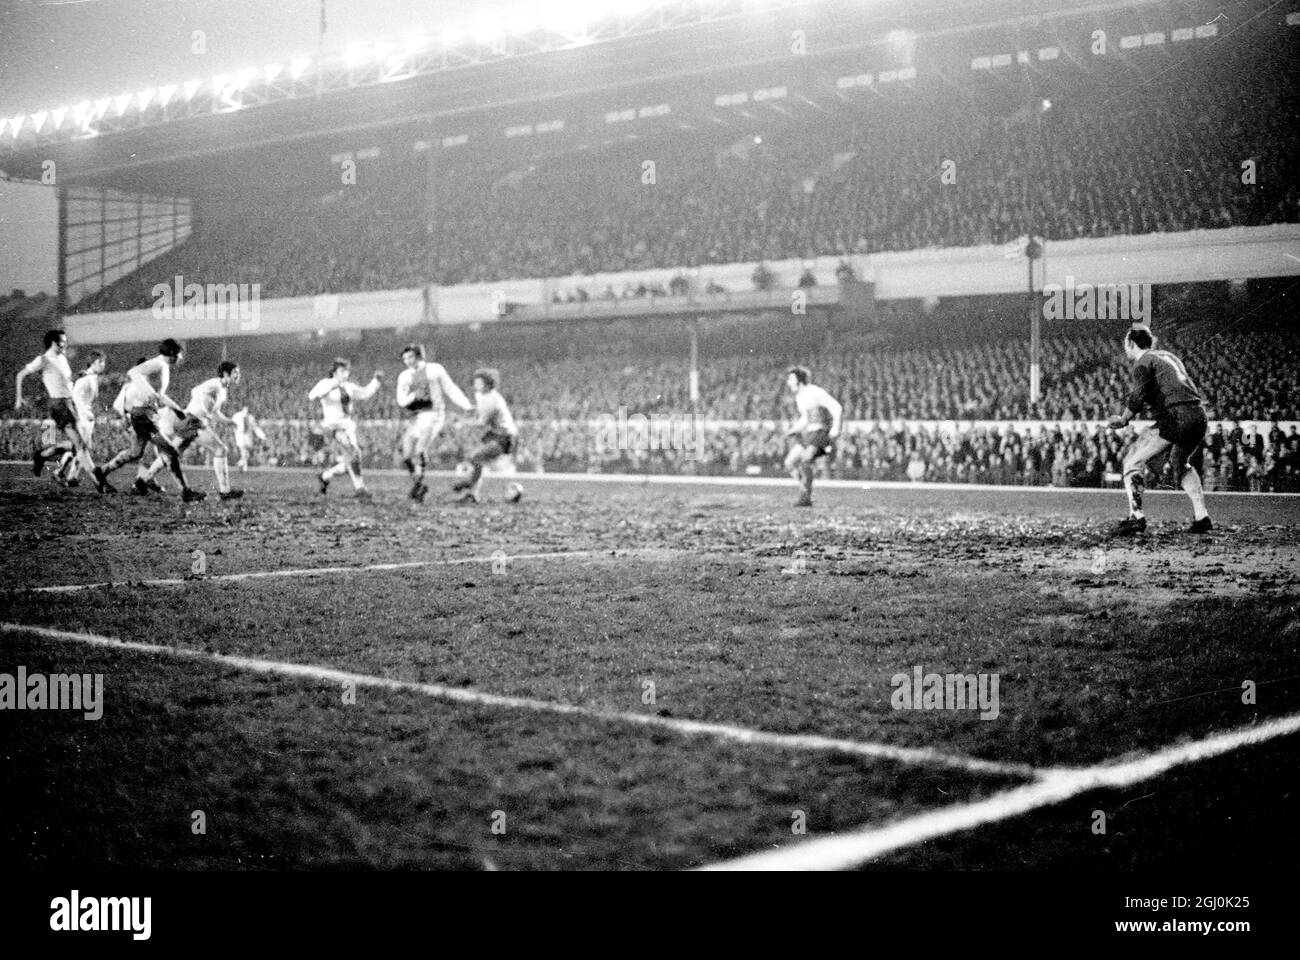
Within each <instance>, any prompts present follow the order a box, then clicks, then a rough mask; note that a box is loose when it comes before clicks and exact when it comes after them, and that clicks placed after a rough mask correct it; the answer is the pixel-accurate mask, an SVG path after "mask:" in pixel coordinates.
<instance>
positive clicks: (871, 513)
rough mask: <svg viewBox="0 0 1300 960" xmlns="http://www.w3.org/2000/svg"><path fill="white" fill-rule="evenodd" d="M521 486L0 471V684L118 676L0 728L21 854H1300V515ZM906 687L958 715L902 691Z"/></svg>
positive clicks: (138, 859) (1210, 860) (704, 486)
mask: <svg viewBox="0 0 1300 960" xmlns="http://www.w3.org/2000/svg"><path fill="white" fill-rule="evenodd" d="M199 476H200V477H201V480H200V481H199V482H202V483H206V482H207V480H208V477H207V475H206V472H200V473H199ZM520 479H521V481H522V482H523V484H524V486H525V488H526V496H525V499H524V500H523V502H522V503H520V504H518V505H510V504H507V503H505V502H503V501H502V500H500V499H496V500H493V501H490V502H488V503H485V504H483V505H481V506H479V507H466V506H455V505H452V504H451V503H450V502H447V499H446V498H441V497H437V496H435V497H432V498H431V499H430V501H429V502H427V503H425V504H423V505H421V504H416V503H414V502H412V501H410V500H408V499H407V498H406V497H405V484H404V481H403V480H402V478H400V477H398V476H396V475H382V476H381V475H376V476H374V477H371V478H370V484H371V487H372V489H373V490H374V493H375V499H374V500H373V501H372V502H358V501H355V500H353V499H351V498H350V497H349V496H347V492H346V490H344V489H341V488H343V487H345V486H346V484H340V483H336V484H335V485H334V488H335V489H332V490H331V496H330V497H328V498H326V499H322V498H321V497H320V496H319V495H318V494H317V492H316V489H315V484H314V482H313V481H312V479H311V477H310V476H309V475H308V474H305V473H299V472H291V471H281V472H270V471H268V472H254V473H250V474H248V475H246V476H244V477H242V478H240V481H237V482H242V484H243V486H244V487H245V488H246V489H247V491H248V494H247V496H246V497H245V498H244V499H243V500H241V501H236V502H227V503H221V502H205V503H200V504H194V505H188V506H183V505H181V504H180V503H179V501H178V498H176V497H171V498H166V499H163V498H150V499H139V498H135V497H131V496H125V495H118V496H117V497H113V498H107V497H99V496H97V495H95V494H94V493H93V492H90V491H86V490H77V491H63V490H59V489H58V488H56V487H54V486H53V485H52V484H51V483H50V482H49V481H48V478H46V479H42V480H37V479H36V478H33V477H32V476H31V474H30V471H27V472H24V471H23V470H22V469H21V468H18V467H14V466H7V467H3V468H0V530H2V531H3V533H2V536H3V542H4V546H5V549H4V550H3V553H2V554H0V564H2V567H3V593H2V594H0V603H3V606H4V611H3V616H2V617H0V620H3V621H4V622H5V624H6V628H5V630H4V631H3V632H2V633H0V651H2V652H0V674H8V675H11V676H16V675H17V671H18V669H19V668H20V667H21V668H23V669H24V670H25V672H26V674H27V676H29V677H30V676H33V675H36V674H42V675H46V676H48V675H54V674H102V677H103V697H102V716H101V717H100V718H99V719H96V720H87V719H85V718H84V716H83V714H82V713H80V712H76V711H71V710H50V709H24V710H16V709H5V710H3V711H0V729H2V730H3V736H2V737H0V754H2V755H3V762H2V763H0V792H2V795H3V796H5V797H6V798H7V799H6V806H7V807H8V809H9V811H10V813H9V815H8V816H6V818H5V822H4V826H3V828H2V829H0V846H2V847H3V849H4V856H5V858H6V860H7V862H11V863H17V864H24V865H27V866H30V867H41V866H49V867H60V866H70V865H78V866H82V867H146V868H152V867H180V868H199V869H208V868H235V869H241V868H247V869H260V868H313V867H364V868H369V867H378V868H388V867H414V868H428V869H437V868H456V869H471V870H482V869H502V870H508V869H547V870H552V869H626V870H642V869H681V868H691V867H699V866H710V865H720V864H721V865H725V864H727V863H728V862H729V861H732V860H735V859H736V858H743V857H749V856H752V855H755V854H766V855H769V859H768V860H766V861H764V862H763V864H762V865H772V866H777V867H780V866H783V865H795V864H796V861H795V860H785V859H782V858H783V857H787V856H789V855H793V854H794V853H795V852H796V851H797V850H798V849H800V848H802V849H803V850H805V851H810V850H814V849H816V850H818V851H820V850H822V849H823V848H826V849H828V850H831V851H832V853H831V854H830V855H828V857H827V858H826V859H825V860H819V859H817V857H814V858H812V859H813V862H812V863H811V865H812V866H818V865H827V866H861V867H864V868H867V869H889V868H900V867H901V868H943V869H986V868H1008V867H1010V868H1024V869H1040V868H1062V867H1077V868H1086V869H1097V870H1108V869H1116V870H1119V869H1132V868H1135V867H1152V866H1159V867H1171V868H1176V867H1181V866H1184V865H1194V866H1196V867H1197V868H1204V867H1206V866H1207V865H1212V864H1214V863H1218V862H1222V863H1224V864H1232V865H1233V866H1234V867H1235V868H1237V869H1241V868H1243V867H1246V866H1253V865H1265V864H1279V865H1280V864H1282V863H1288V864H1290V863H1293V862H1294V859H1295V857H1296V856H1297V854H1300V830H1298V828H1297V827H1296V826H1295V824H1296V822H1297V817H1296V813H1297V797H1298V794H1297V791H1296V787H1297V779H1298V778H1297V774H1296V770H1297V766H1298V765H1297V763H1296V756H1297V747H1298V746H1300V733H1296V732H1295V720H1296V717H1297V715H1300V563H1297V561H1298V560H1300V498H1284V497H1264V496H1229V495H1212V496H1211V497H1210V508H1211V512H1212V514H1213V515H1214V517H1215V521H1216V524H1217V528H1216V530H1215V531H1214V532H1213V533H1212V534H1210V535H1206V536H1192V535H1189V534H1187V533H1185V532H1184V529H1185V527H1186V523H1187V517H1186V516H1185V514H1186V513H1187V507H1186V503H1185V500H1184V499H1183V498H1182V497H1181V496H1179V495H1175V494H1152V495H1150V498H1149V499H1150V501H1151V507H1150V511H1149V516H1150V517H1151V528H1150V531H1149V532H1148V534H1147V535H1145V536H1143V537H1140V538H1138V539H1136V540H1124V541H1120V540H1114V539H1111V538H1110V537H1108V535H1107V531H1108V530H1109V528H1110V527H1111V526H1112V525H1113V523H1114V521H1115V519H1116V518H1117V517H1118V515H1120V513H1121V512H1122V499H1123V498H1122V496H1121V495H1120V494H1118V493H1115V492H1098V491H1090V492H1082V491H1080V492H1070V491H1034V490H1023V489H1017V488H1007V489H1005V490H974V489H970V490H967V489H953V488H927V489H919V488H914V489H902V490H900V489H885V488H870V487H868V486H866V485H846V486H844V487H840V488H835V489H826V490H820V491H819V492H818V504H817V506H816V507H814V508H813V509H811V510H806V509H804V510H800V509H798V508H796V507H795V506H793V500H794V493H793V491H792V490H791V489H790V487H789V486H768V485H756V484H752V483H750V484H746V483H743V482H741V483H734V484H710V483H698V482H697V483H692V482H685V483H681V482H678V483H660V482H651V483H642V482H636V483H611V482H595V481H587V480H563V479H553V478H540V477H537V478H534V477H522V478H520ZM448 484H449V481H448V480H447V479H446V478H439V479H438V481H437V483H436V484H435V486H438V487H440V488H446V487H447V486H448ZM504 492H505V487H504V484H503V483H502V482H501V481H499V480H497V481H493V482H492V484H490V485H489V489H488V493H489V495H490V496H495V497H497V498H500V497H502V496H503V495H504ZM336 493H341V494H342V495H335V494H336ZM52 588H59V589H52ZM31 628H45V629H43V630H36V629H31ZM112 641H124V642H125V645H123V644H119V643H114V642H112ZM931 674H938V675H941V676H946V675H948V674H960V675H962V676H963V677H965V676H969V677H971V678H972V685H971V686H970V688H969V689H970V690H971V692H972V700H975V701H977V702H973V703H954V701H953V699H952V696H953V690H952V685H951V684H949V687H948V688H947V689H942V690H940V691H939V693H938V699H927V695H922V696H918V697H916V698H912V697H911V693H912V691H913V690H914V689H915V691H916V692H918V693H923V694H925V693H927V692H934V688H933V686H932V685H931V684H930V682H929V679H928V678H929V676H930V675H931ZM901 676H905V677H907V678H908V682H903V681H900V680H899V678H900V677H901ZM913 677H917V678H918V679H917V681H916V682H917V686H916V687H913V686H912V683H911V678H913ZM958 686H960V684H959V685H958ZM904 687H907V690H908V693H907V696H906V697H904V696H903V695H902V694H901V693H900V691H901V690H902V689H903V688H904ZM977 690H978V691H979V692H978V694H977V693H976V691H977ZM958 692H960V691H958ZM981 698H982V699H981ZM903 701H908V702H903ZM1288 724H1290V726H1288ZM1252 730H1254V731H1258V736H1250V735H1249V734H1250V731H1252ZM1243 733H1245V734H1247V736H1245V737H1242V736H1240V735H1241V734H1243ZM1225 737H1226V738H1229V739H1224V738H1225ZM1233 737H1236V738H1237V739H1231V738H1233ZM1206 744H1210V745H1211V746H1209V747H1205V745H1206ZM1216 744H1217V746H1216ZM1153 758H1154V759H1153ZM1148 761H1150V763H1148ZM1125 764H1127V765H1128V767H1123V769H1129V768H1134V769H1137V768H1141V769H1140V775H1139V776H1137V777H1136V779H1132V778H1130V779H1126V780H1124V781H1123V782H1122V783H1121V782H1119V780H1116V779H1114V778H1112V779H1111V780H1109V781H1104V777H1105V776H1107V775H1108V774H1107V772H1108V771H1109V772H1112V773H1113V772H1114V771H1115V770H1118V769H1121V766H1122V765H1125ZM1144 764H1146V765H1147V766H1143V765H1144ZM1148 767H1150V769H1148ZM1081 771H1082V772H1086V773H1089V774H1090V775H1091V773H1093V772H1098V771H1099V772H1100V774H1099V775H1100V776H1102V777H1103V780H1098V781H1096V783H1093V782H1092V781H1087V780H1085V779H1080V772H1081ZM1070 777H1074V778H1075V780H1077V781H1078V783H1079V784H1080V785H1078V786H1077V787H1073V788H1071V789H1070V790H1065V791H1063V792H1062V793H1061V795H1059V796H1056V795H1054V794H1053V795H1050V796H1049V794H1052V790H1051V789H1049V788H1050V787H1051V786H1052V785H1053V784H1060V783H1064V782H1066V780H1068V779H1069V778H1070ZM1062 778H1065V779H1062ZM1070 782H1072V783H1073V782H1075V781H1074V780H1071V781H1070ZM1090 784H1091V785H1090ZM1098 784H1100V785H1098ZM1040 787H1042V788H1043V789H1042V791H1040V792H1042V793H1043V798H1040V799H1036V800H1034V801H1033V802H1032V803H1029V804H1028V805H1026V806H1024V807H1023V808H1020V807H1016V806H1015V798H1017V797H1023V796H1026V795H1033V796H1037V793H1036V792H1035V791H1039V788H1040ZM1027 791H1028V793H1027ZM1098 813H1100V814H1102V817H1100V818H1099V817H1098ZM1099 822H1102V823H1103V828H1102V829H1101V830H1099V829H1098V823H1099ZM823 841H824V842H823ZM839 841H843V843H840V842H839ZM860 841H861V842H863V844H864V845H863V846H862V849H864V850H870V851H871V852H870V853H867V854H862V855H858V854H856V853H853V852H852V850H856V849H858V848H857V847H855V846H854V844H857V843H859V842H860ZM877 841H878V842H877ZM817 842H823V843H821V846H819V847H816V848H814V847H813V846H811V844H813V843H817ZM850 848H851V849H850ZM846 849H850V852H848V853H845V850H846ZM835 850H838V853H836V852H834V851H835ZM818 856H820V854H818ZM749 862H752V861H749ZM798 865H803V866H807V865H810V864H808V863H798Z"/></svg>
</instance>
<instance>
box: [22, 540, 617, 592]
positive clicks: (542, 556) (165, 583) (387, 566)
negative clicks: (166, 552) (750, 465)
mask: <svg viewBox="0 0 1300 960" xmlns="http://www.w3.org/2000/svg"><path fill="white" fill-rule="evenodd" d="M636 552H637V551H635V550H558V551H553V552H550V553H516V554H514V555H510V554H506V555H504V556H487V557H453V558H450V559H442V560H410V561H406V562H404V563H372V564H369V565H367V566H364V567H296V568H291V569H288V570H249V571H247V572H245V573H218V574H212V575H211V576H208V575H204V576H201V577H166V578H162V579H156V580H101V581H99V582H97V583H65V584H57V585H54V586H47V587H11V588H8V589H7V590H5V591H4V592H6V593H18V592H31V593H78V592H80V591H82V590H98V589H102V588H104V587H181V586H186V585H193V584H198V583H230V582H235V583H238V582H240V581H244V580H270V579H277V578H282V577H325V576H333V575H335V574H341V573H383V572H385V571H390V570H417V569H419V568H420V567H456V566H464V565H466V564H471V563H493V562H496V561H500V560H504V561H505V562H506V563H513V562H514V561H516V560H565V559H577V558H580V557H594V556H597V555H602V554H608V555H609V556H610V558H611V559H618V558H619V557H624V556H632V555H634V554H635V553H636Z"/></svg>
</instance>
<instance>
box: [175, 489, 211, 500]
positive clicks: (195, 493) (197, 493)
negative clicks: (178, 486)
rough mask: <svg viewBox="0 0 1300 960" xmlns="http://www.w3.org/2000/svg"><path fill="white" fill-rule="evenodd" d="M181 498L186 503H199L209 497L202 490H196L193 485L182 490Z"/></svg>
mask: <svg viewBox="0 0 1300 960" xmlns="http://www.w3.org/2000/svg"><path fill="white" fill-rule="evenodd" d="M181 499H182V500H183V501H185V502H186V503H198V502H199V501H200V500H206V499H208V495H207V494H206V493H204V492H203V491H202V490H195V489H193V488H192V487H186V488H185V489H184V490H182V491H181Z"/></svg>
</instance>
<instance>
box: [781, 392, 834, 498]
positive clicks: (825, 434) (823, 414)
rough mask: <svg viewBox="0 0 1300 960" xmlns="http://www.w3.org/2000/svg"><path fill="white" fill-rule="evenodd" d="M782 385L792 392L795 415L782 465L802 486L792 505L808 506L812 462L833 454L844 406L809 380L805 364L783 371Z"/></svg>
mask: <svg viewBox="0 0 1300 960" xmlns="http://www.w3.org/2000/svg"><path fill="white" fill-rule="evenodd" d="M785 383H786V386H787V387H788V388H789V389H790V392H791V393H792V394H794V402H795V407H796V409H797V410H798V411H799V417H798V419H796V420H795V422H794V425H793V426H791V427H790V429H789V430H788V431H786V436H788V437H793V438H794V444H793V446H791V447H790V453H789V454H788V455H787V456H786V458H785V469H786V472H787V473H789V474H790V476H791V477H793V478H794V479H795V480H796V481H798V483H799V485H800V487H801V488H802V491H803V492H802V493H801V494H800V496H799V500H798V501H797V502H796V504H795V505H796V506H799V507H811V506H812V488H813V477H814V475H815V473H816V469H815V467H814V466H813V464H814V463H815V462H816V461H817V460H818V459H819V458H821V457H828V458H829V457H834V456H835V441H836V440H837V439H838V438H839V435H840V418H841V417H843V415H844V408H843V407H842V406H840V403H839V401H838V400H836V399H835V398H834V397H832V396H831V395H830V394H829V393H827V392H826V391H825V390H823V389H822V388H821V387H818V386H816V385H814V384H813V383H812V374H810V373H809V372H808V368H807V367H791V368H790V369H789V370H787V371H786V375H785Z"/></svg>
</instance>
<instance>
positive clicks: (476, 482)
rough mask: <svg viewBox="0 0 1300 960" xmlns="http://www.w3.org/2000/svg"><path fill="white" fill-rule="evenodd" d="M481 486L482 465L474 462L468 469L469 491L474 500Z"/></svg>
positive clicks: (477, 497) (477, 496)
mask: <svg viewBox="0 0 1300 960" xmlns="http://www.w3.org/2000/svg"><path fill="white" fill-rule="evenodd" d="M482 487H483V465H482V464H479V463H475V464H473V465H472V466H471V467H470V471H469V492H470V493H471V494H472V495H473V497H474V499H475V500H477V499H479V494H480V493H481V491H482Z"/></svg>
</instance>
